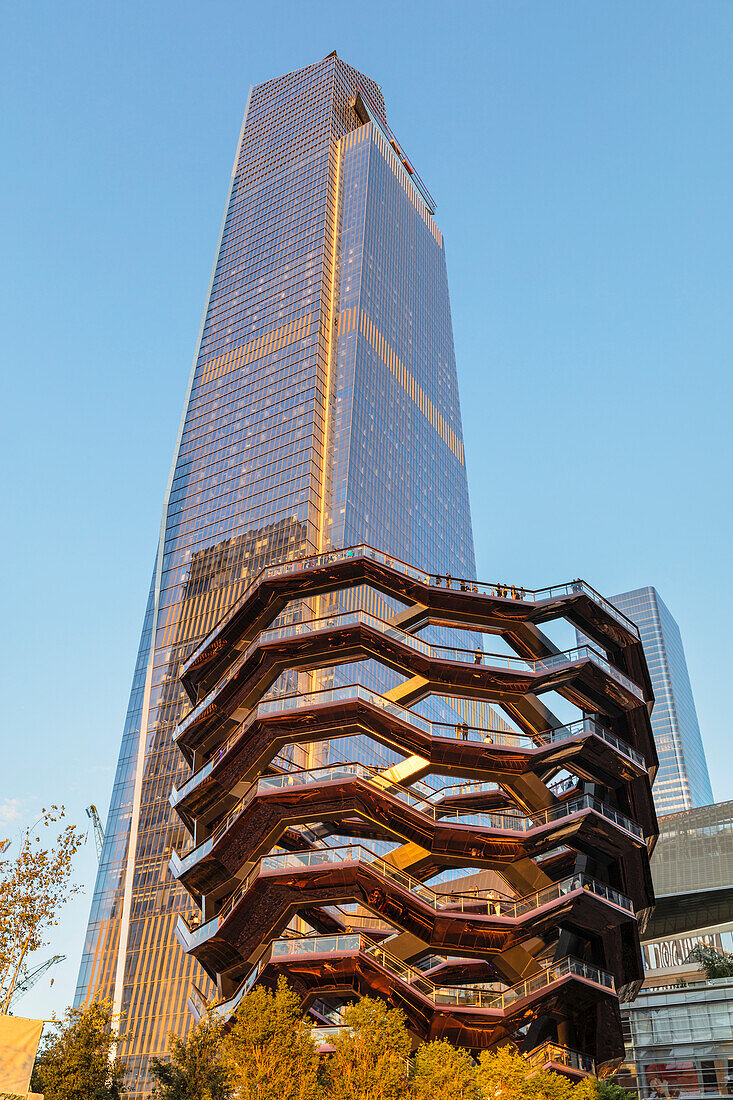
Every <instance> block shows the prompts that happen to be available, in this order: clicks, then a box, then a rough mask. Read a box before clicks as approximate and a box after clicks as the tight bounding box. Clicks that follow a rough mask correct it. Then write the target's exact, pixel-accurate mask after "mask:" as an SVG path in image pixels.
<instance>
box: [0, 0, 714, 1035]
mask: <svg viewBox="0 0 733 1100" xmlns="http://www.w3.org/2000/svg"><path fill="white" fill-rule="evenodd" d="M0 20H1V21H2V26H0V43H2V45H0V51H1V53H2V56H1V57H0V71H2V74H3V77H2V79H3V90H2V95H3V103H2V115H1V117H2V125H3V130H4V133H3V137H2V150H3V162H4V171H3V172H2V174H1V175H0V217H2V221H3V223H4V224H3V231H2V240H3V245H4V249H3V251H4V253H5V263H4V264H3V269H4V270H3V280H4V286H3V289H2V293H1V294H0V310H2V314H3V318H2V337H3V340H2V343H3V358H4V366H5V383H4V398H5V401H4V405H5V414H6V415H5V417H4V418H3V419H4V427H3V430H2V433H1V435H0V440H1V445H2V447H3V449H4V451H5V457H4V462H3V471H4V474H5V479H4V480H5V486H4V488H5V505H4V512H3V514H4V516H5V532H6V533H5V537H4V539H3V541H2V545H1V547H0V553H1V554H2V575H3V576H4V578H5V584H4V585H3V588H4V593H3V596H4V610H3V619H2V621H3V628H4V641H5V645H4V655H3V661H2V669H3V673H4V674H5V677H6V681H5V689H4V693H3V719H4V726H5V730H4V737H3V746H4V747H3V752H2V771H1V773H0V833H2V832H3V829H2V824H1V823H2V822H3V821H4V822H6V823H7V829H6V831H7V830H8V829H9V830H10V831H11V832H14V831H15V830H16V829H17V827H18V826H20V825H21V824H22V823H23V822H25V821H28V820H32V819H33V817H34V816H35V815H36V813H37V811H38V809H39V807H40V806H41V805H43V804H45V803H49V802H51V801H57V802H59V801H60V802H64V803H65V804H66V805H67V807H68V809H69V811H70V813H71V815H72V817H73V818H74V819H76V820H77V821H79V822H80V823H84V822H85V821H86V819H85V817H84V806H85V805H87V804H88V803H89V802H92V801H93V802H96V803H97V805H98V806H99V807H100V810H101V811H102V812H103V815H104V814H106V806H107V802H108V798H109V793H110V788H111V784H112V778H113V770H114V765H115V761H116V757H117V751H118V747H119V741H120V734H121V729H122V722H123V716H124V712H125V707H126V702H127V694H128V690H129V683H130V677H131V674H132V667H133V661H134V657H135V651H136V647H137V642H138V635H139V630H140V625H141V619H142V613H143V606H144V602H145V597H146V594H147V588H148V583H149V577H150V570H151V567H152V561H153V553H154V549H155V540H156V534H157V529H158V524H159V519H160V507H161V503H162V496H163V489H164V484H165V479H166V476H167V471H168V466H169V462H170V458H171V453H172V448H173V442H174V438H175V434H176V431H177V426H178V420H179V416H180V412H181V406H182V402H183V397H184V391H185V386H186V379H187V375H188V371H189V367H190V363H191V358H192V355H193V351H194V346H195V341H196V336H197V331H198V326H199V322H200V317H201V311H202V308H203V304H204V296H205V292H206V287H207V283H208V278H209V272H210V267H211V263H212V259H213V253H214V247H215V244H216V239H217V233H218V227H219V221H220V218H221V215H222V212H223V204H224V201H225V197H226V192H227V185H228V179H229V173H230V170H231V164H232V159H233V155H234V149H235V145H236V141H237V137H238V132H239V126H240V121H241V116H242V112H243V109H244V105H245V101H246V98H247V92H248V88H249V85H250V84H251V83H258V82H260V81H262V80H266V79H268V78H270V77H272V76H276V75H278V74H280V73H283V72H286V71H288V70H290V69H294V68H298V67H300V66H302V65H305V64H308V63H310V62H312V61H315V60H318V59H319V58H321V57H323V56H324V55H325V54H327V53H329V52H330V51H331V50H332V49H334V48H336V49H337V50H338V52H339V54H340V55H341V56H342V57H344V58H345V59H346V60H347V61H349V62H350V63H351V64H353V65H355V66H356V67H358V68H360V69H362V70H364V71H365V72H366V73H368V74H369V75H370V76H372V77H374V78H375V79H376V80H377V81H379V82H380V83H381V84H382V87H383V89H384V93H385V97H386V100H387V108H388V112H389V117H390V121H391V124H392V127H393V129H394V130H395V132H396V133H397V135H398V136H399V138H400V139H401V140H402V141H403V142H404V145H405V148H406V150H407V152H408V153H409V155H410V157H411V159H412V160H413V161H414V163H415V165H416V167H417V168H418V170H419V172H420V173H421V175H422V176H423V178H424V179H425V181H426V182H427V184H428V186H429V188H430V189H431V191H432V192H433V194H434V195H435V196H436V199H437V202H438V213H437V220H438V223H439V225H440V226H441V228H442V230H443V231H444V233H445V236H446V242H447V255H448V265H449V278H450V287H451V298H452V309H453V322H454V329H455V340H456V352H457V359H458V370H459V379H460V387H461V396H462V402H463V422H464V434H465V441H466V452H467V463H468V471H469V478H470V487H471V494H472V504H473V517H474V531H475V537H476V548H477V557H478V566H479V576H482V577H485V578H487V579H500V580H503V581H506V582H509V583H517V584H521V585H524V586H528V587H531V586H541V585H545V584H550V583H553V582H559V581H563V580H566V579H569V578H572V577H576V576H579V575H580V576H583V577H586V578H587V579H588V580H589V581H590V582H591V583H592V584H594V585H595V586H596V587H598V588H600V589H601V590H602V591H606V592H615V591H619V590H622V589H626V588H631V587H636V586H639V585H644V584H654V585H656V586H657V588H658V589H659V591H660V592H661V594H662V596H663V598H664V600H665V601H666V602H667V604H668V605H669V607H670V609H671V611H672V613H673V614H674V615H675V616H676V618H677V619H678V621H679V623H680V626H681V629H682V634H683V638H684V641H685V645H686V649H687V657H688V661H689V665H690V670H691V676H692V682H693V688H694V690H695V695H696V700H697V707H698V712H699V716H700V722H701V727H702V731H703V737H704V740H705V745H706V749H707V753H708V759H709V762H710V769H711V773H712V779H713V788H714V791H715V794H716V797H718V798H721V799H723V798H731V797H733V768H732V767H731V754H730V748H729V742H730V722H729V707H728V705H727V704H726V703H725V698H726V695H727V693H728V691H729V688H728V687H727V684H726V681H729V680H730V668H731V636H730V629H729V625H728V620H729V619H730V615H731V587H732V586H731V576H730V565H731V553H730V548H731V534H732V532H731V526H732V525H731V512H730V485H731V469H730V467H731V461H730V459H731V444H730V434H731V433H730V423H731V404H732V402H731V385H730V377H731V358H732V356H731V353H732V351H733V347H732V344H733V326H732V323H731V289H732V287H731V284H732V282H733V270H732V267H731V264H732V257H733V240H732V239H731V238H732V232H731V226H732V222H731V196H732V195H733V152H732V146H731V132H732V131H733V67H732V66H731V63H730V59H731V56H733V4H731V3H730V0H720V2H712V0H688V2H685V3H682V2H679V0H660V2H644V0H630V2H623V0H614V2H612V3H605V4H604V3H588V0H577V2H567V0H557V2H554V3H547V0H536V2H527V3H523V2H510V0H505V2H501V3H498V2H483V3H478V2H465V0H463V2H461V0H457V2H452V3H448V2H447V0H446V2H443V3H436V2H434V0H419V2H413V0H409V2H402V0H392V2H384V0H372V2H371V3H369V4H366V5H364V4H362V5H359V4H356V5H354V4H346V3H343V2H339V3H332V2H318V0H302V2H300V3H295V2H290V3H288V2H282V0H269V2H268V3H267V4H250V3H247V2H245V0H239V2H226V0H218V2H217V0H206V2H201V0H199V2H197V3H194V2H189V0H156V2H154V3H150V2H145V3H137V2H131V0H125V2H124V3H112V2H111V0H94V2H92V3H78V2H75V0H67V2H65V3H63V4H59V3H51V2H41V0H34V2H33V3H28V4H12V3H10V2H6V3H5V4H4V5H3V6H2V9H1V11H0ZM94 865H95V858H94V850H93V845H91V844H90V845H88V846H87V849H86V851H85V852H84V854H83V858H82V859H80V860H79V865H78V871H77V877H78V878H79V879H80V880H82V881H85V882H86V883H87V885H88V886H89V887H90V888H91V885H92V881H93V873H94ZM88 906H89V893H87V895H86V896H85V897H84V898H83V899H82V900H81V901H79V902H78V903H77V902H74V903H73V905H72V906H70V907H69V909H68V911H67V915H66V917H65V919H64V920H63V922H62V924H61V926H60V928H59V929H58V930H57V934H56V936H55V939H54V943H53V948H52V950H56V951H62V952H64V953H66V954H67V955H68V956H69V959H68V961H67V962H66V963H65V964H64V965H63V967H59V968H57V971H56V981H55V984H54V987H53V989H52V990H51V992H50V994H49V987H48V980H46V981H45V982H43V983H41V984H40V985H39V986H38V987H37V989H36V991H34V993H32V994H30V995H29V996H28V997H27V998H26V999H25V1000H24V1001H22V1002H21V1003H20V1004H19V1005H18V1011H21V1010H23V1011H24V1012H25V1013H27V1014H33V1013H38V1014H40V1015H44V1014H47V1013H48V1012H49V1011H50V1009H51V1008H61V1007H63V1005H64V1004H66V1003H68V1001H69V1000H70V998H71V996H72V993H73V986H74V982H75V978H76V968H77V964H78V959H79V955H80V952H81V945H82V939H83V934H84V929H85V926H86V919H87V912H88ZM48 953H49V954H50V953H51V950H49V952H48Z"/></svg>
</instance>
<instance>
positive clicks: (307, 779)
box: [174, 762, 644, 877]
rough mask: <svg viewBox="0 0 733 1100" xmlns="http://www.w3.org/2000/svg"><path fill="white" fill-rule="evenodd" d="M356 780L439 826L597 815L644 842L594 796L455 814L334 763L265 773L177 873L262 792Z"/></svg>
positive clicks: (516, 825)
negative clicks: (528, 809)
mask: <svg viewBox="0 0 733 1100" xmlns="http://www.w3.org/2000/svg"><path fill="white" fill-rule="evenodd" d="M354 779H362V780H364V781H365V782H368V783H371V784H372V785H374V786H375V787H377V788H378V789H379V790H380V791H382V792H383V793H384V794H386V795H388V796H390V797H392V798H396V799H398V800H399V801H400V802H402V803H404V804H405V805H407V806H409V807H410V808H411V809H414V810H416V811H417V812H419V813H420V814H423V815H424V816H426V817H428V818H430V819H431V820H432V821H435V822H437V823H439V824H454V825H468V826H470V827H471V828H472V829H475V830H477V831H478V830H490V831H497V830H499V831H501V832H514V833H527V832H530V831H531V830H533V829H538V828H542V827H543V826H545V825H550V824H553V823H554V822H556V821H563V820H565V819H567V818H569V817H572V816H573V815H574V814H578V813H583V812H585V811H586V810H588V811H592V812H594V813H597V814H599V815H600V816H601V817H603V818H605V819H606V820H607V821H611V822H613V824H614V825H616V826H618V827H619V828H620V829H623V830H624V831H625V832H627V833H631V835H632V836H634V837H636V838H638V839H639V840H642V841H643V839H644V831H643V829H642V828H641V826H640V825H638V824H637V823H636V822H635V821H632V820H631V818H629V817H627V816H626V815H625V814H622V813H620V812H619V811H618V810H616V809H614V808H613V807H612V806H608V805H606V803H605V802H601V801H600V800H599V799H597V798H594V797H593V796H592V795H581V796H580V797H579V798H573V799H568V800H567V801H565V802H560V803H558V805H556V806H551V807H549V808H548V809H546V810H540V811H538V812H536V813H532V814H527V815H520V814H516V813H512V812H509V811H504V812H491V811H489V812H479V813H476V812H472V811H461V810H453V811H451V810H450V809H449V808H447V807H445V806H444V805H442V802H441V801H440V800H437V801H434V796H435V795H438V794H439V793H440V792H433V791H432V790H430V789H429V790H430V795H429V796H428V797H426V794H425V793H424V792H421V793H416V792H415V791H414V790H413V789H412V788H410V787H403V786H401V785H400V784H399V783H394V782H392V781H391V780H389V779H387V778H386V777H385V776H384V774H382V773H380V772H378V771H376V770H375V769H374V768H370V767H369V766H368V765H367V764H361V763H358V762H355V763H349V764H331V765H329V766H327V767H323V768H313V769H310V770H308V771H300V772H286V773H284V774H281V775H265V776H262V777H261V778H259V779H257V780H255V781H254V782H253V783H252V784H251V786H250V787H249V788H248V790H247V791H246V792H245V793H244V795H243V796H242V798H241V799H240V801H239V802H238V803H237V805H236V806H234V807H232V809H231V810H230V811H229V813H228V814H227V815H226V817H225V818H224V819H223V820H222V821H221V822H220V823H219V824H218V825H217V827H216V829H215V830H214V832H213V833H212V835H211V836H210V837H207V839H206V840H205V841H203V842H202V843H201V844H200V845H199V846H198V847H197V848H194V849H192V850H191V851H189V852H187V853H186V854H185V856H184V857H178V858H179V863H178V865H177V866H178V869H177V871H174V875H175V876H176V877H178V876H179V875H180V874H181V873H182V871H183V870H185V869H187V868H188V867H189V866H192V865H193V864H194V863H195V862H197V861H198V860H199V859H201V858H202V857H203V856H204V855H206V854H208V852H210V851H211V849H212V847H213V845H214V844H215V843H216V842H217V840H218V839H219V838H220V837H221V836H222V835H223V833H225V832H226V830H227V829H228V828H229V826H230V825H231V824H232V822H233V821H235V820H236V818H237V817H238V816H239V814H241V813H242V811H243V810H244V809H245V808H246V806H247V805H249V803H250V802H251V801H252V800H253V798H254V797H255V796H256V795H257V794H264V793H267V792H268V791H276V790H287V789H289V788H292V787H307V786H319V785H320V784H323V783H331V782H350V781H352V780H354Z"/></svg>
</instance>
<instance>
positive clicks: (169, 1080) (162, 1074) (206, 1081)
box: [150, 1012, 229, 1100]
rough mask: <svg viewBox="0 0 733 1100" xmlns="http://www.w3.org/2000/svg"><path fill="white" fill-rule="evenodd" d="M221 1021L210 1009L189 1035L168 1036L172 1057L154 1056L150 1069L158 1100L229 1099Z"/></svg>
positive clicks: (154, 1093) (154, 1094)
mask: <svg viewBox="0 0 733 1100" xmlns="http://www.w3.org/2000/svg"><path fill="white" fill-rule="evenodd" d="M221 1045H222V1025H221V1023H220V1021H219V1020H218V1019H217V1018H216V1017H215V1016H214V1015H213V1014H212V1013H211V1012H210V1013H208V1014H207V1015H206V1016H204V1017H203V1019H201V1020H200V1021H199V1023H198V1024H197V1025H196V1027H195V1028H194V1029H193V1031H192V1032H191V1034H190V1035H189V1036H188V1038H187V1039H185V1040H184V1039H179V1038H178V1036H177V1035H174V1034H173V1033H171V1034H170V1035H169V1036H168V1049H169V1051H170V1058H168V1059H163V1058H153V1059H152V1060H151V1063H150V1072H151V1074H152V1076H153V1079H154V1081H155V1088H154V1089H153V1096H154V1097H157V1098H158V1100H228V1097H229V1086H228V1081H227V1071H226V1069H225V1067H224V1066H223V1065H222V1062H221Z"/></svg>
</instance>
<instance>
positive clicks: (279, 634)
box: [176, 608, 644, 737]
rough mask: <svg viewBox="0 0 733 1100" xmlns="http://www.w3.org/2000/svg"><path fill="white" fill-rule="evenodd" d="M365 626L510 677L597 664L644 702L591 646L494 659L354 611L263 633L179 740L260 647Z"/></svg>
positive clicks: (182, 726) (190, 717)
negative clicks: (437, 642)
mask: <svg viewBox="0 0 733 1100" xmlns="http://www.w3.org/2000/svg"><path fill="white" fill-rule="evenodd" d="M355 624H357V625H362V624H363V625H367V626H370V627H371V628H372V629H373V630H375V631H377V632H378V633H381V634H384V635H385V636H387V637H392V638H394V639H396V640H397V641H398V642H399V643H400V644H401V645H404V646H405V647H406V648H408V649H413V650H415V651H416V652H418V653H421V654H422V655H423V656H425V657H428V658H434V659H438V660H452V661H457V662H460V663H462V664H476V665H484V666H486V667H488V668H497V669H506V670H507V671H510V672H528V673H531V674H532V675H536V674H537V673H542V672H551V671H553V670H554V669H557V668H561V667H563V666H565V665H571V664H575V663H578V662H579V661H585V660H590V661H592V662H593V664H595V665H597V666H598V667H599V668H602V669H603V671H604V672H606V673H608V675H609V676H610V677H611V678H612V679H613V680H615V681H616V682H617V683H619V684H621V685H622V686H623V687H625V688H626V689H627V690H628V691H630V692H631V694H632V695H634V696H635V698H637V699H639V701H640V702H643V701H644V692H643V690H642V688H641V687H640V686H639V685H638V684H635V683H634V681H633V680H632V679H630V677H628V676H626V675H625V673H623V672H621V670H620V669H618V668H616V667H615V665H612V664H611V662H610V661H609V660H608V659H607V658H606V657H604V655H603V654H602V653H601V652H600V651H599V650H597V649H596V648H595V647H594V646H592V645H590V644H589V643H584V644H583V645H579V646H574V647H573V648H572V649H569V650H565V651H564V652H562V653H553V654H550V655H548V656H547V657H535V658H525V657H516V656H512V655H509V654H505V653H491V652H489V651H485V650H483V649H481V648H480V647H476V648H473V649H468V648H465V649H464V648H460V647H456V646H446V645H438V644H431V643H428V642H425V641H423V639H422V638H419V637H418V636H417V635H415V634H410V633H409V632H408V631H404V630H400V629H399V627H396V626H393V625H392V624H391V623H388V622H386V621H385V620H384V619H380V618H379V617H378V616H377V615H373V614H372V613H371V612H369V611H366V610H365V609H363V608H356V609H354V610H352V611H341V612H337V613H335V614H331V615H323V616H320V617H317V618H313V619H305V620H302V621H300V622H295V623H289V624H288V625H286V626H279V627H271V628H269V629H267V630H263V631H261V632H260V633H259V634H258V635H257V637H256V638H254V639H253V640H252V641H251V642H250V643H249V645H248V646H247V648H246V649H245V650H244V651H243V652H242V653H240V655H239V656H238V657H237V658H236V659H235V660H234V661H233V662H232V663H231V664H230V665H229V667H228V668H227V670H226V672H225V673H223V675H222V676H221V677H220V678H219V679H218V680H217V682H216V683H215V684H214V685H213V686H212V687H211V689H210V691H209V692H207V694H206V695H205V696H204V698H203V699H201V700H200V701H199V702H198V703H197V704H196V706H195V707H193V708H192V709H191V710H190V711H189V712H188V714H186V715H185V717H184V718H183V719H182V720H181V722H180V723H179V725H178V730H177V734H176V736H177V737H180V736H181V734H182V733H183V732H185V730H186V729H187V728H189V727H190V726H191V725H192V724H193V723H194V722H195V721H196V720H197V719H198V718H200V717H201V715H202V714H204V712H205V711H206V710H207V708H208V707H210V706H211V705H212V704H213V702H214V700H215V698H216V697H217V696H218V695H219V694H220V693H221V691H222V690H223V689H224V687H226V685H227V684H228V683H230V682H231V680H232V679H233V678H234V677H235V676H236V675H237V673H238V672H239V670H240V669H241V668H242V667H243V665H244V664H245V663H246V662H247V660H248V659H249V658H250V656H251V654H252V653H253V652H254V651H255V650H256V649H257V648H258V647H260V646H262V645H266V644H268V643H272V642H277V641H284V640H285V639H289V638H296V637H299V636H301V635H303V634H316V633H318V632H320V631H321V630H333V629H334V628H336V627H340V626H348V625H355Z"/></svg>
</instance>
